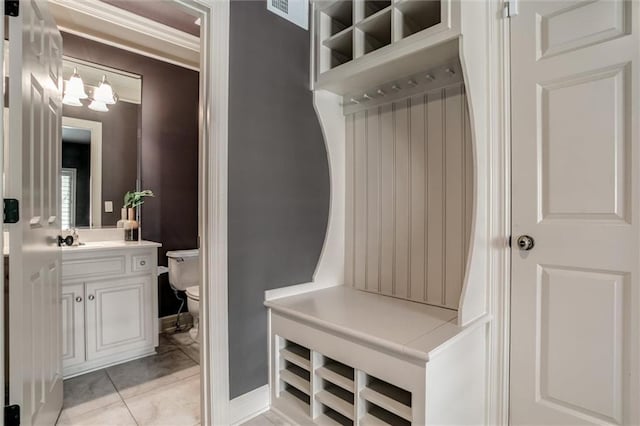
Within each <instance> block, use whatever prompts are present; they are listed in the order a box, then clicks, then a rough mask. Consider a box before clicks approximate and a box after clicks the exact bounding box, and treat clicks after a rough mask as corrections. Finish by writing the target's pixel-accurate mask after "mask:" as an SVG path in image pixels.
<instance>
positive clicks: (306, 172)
mask: <svg viewBox="0 0 640 426" xmlns="http://www.w3.org/2000/svg"><path fill="white" fill-rule="evenodd" d="M309 36H310V35H309V32H307V31H305V30H303V29H301V28H299V27H297V26H295V25H293V24H291V23H289V22H288V21H286V20H284V19H282V18H279V17H278V16H276V15H273V14H271V13H269V12H267V7H266V3H265V2H264V1H233V2H231V34H230V37H231V38H230V69H229V71H230V87H229V90H230V92H229V99H230V100H229V351H230V354H229V355H230V377H229V379H230V386H231V389H230V391H231V398H235V397H237V396H239V395H242V394H244V393H246V392H249V391H251V390H253V389H256V388H258V387H260V386H262V385H264V384H266V383H267V382H268V374H267V373H268V359H267V311H266V309H265V308H264V306H263V300H264V291H265V290H268V289H273V288H278V287H285V286H289V285H294V284H299V283H304V282H309V281H310V280H311V278H312V275H313V272H314V270H315V267H316V264H317V263H318V259H319V257H320V251H321V250H322V245H323V243H324V237H325V232H326V227H327V220H328V215H329V191H330V188H329V165H328V161H327V153H326V150H325V145H324V140H323V136H322V133H321V129H320V125H319V122H318V119H317V116H316V114H315V111H314V109H313V100H312V93H311V91H310V90H309Z"/></svg>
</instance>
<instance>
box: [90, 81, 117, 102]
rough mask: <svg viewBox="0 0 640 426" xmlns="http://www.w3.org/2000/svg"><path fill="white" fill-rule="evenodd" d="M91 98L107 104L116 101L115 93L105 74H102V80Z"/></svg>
mask: <svg viewBox="0 0 640 426" xmlns="http://www.w3.org/2000/svg"><path fill="white" fill-rule="evenodd" d="M93 100H94V101H98V102H100V103H103V104H107V105H113V104H115V103H116V101H117V99H116V94H115V93H114V92H113V87H111V84H109V82H108V81H107V76H106V75H103V76H102V81H100V84H98V88H97V89H95V90H94V91H93ZM96 111H97V110H96Z"/></svg>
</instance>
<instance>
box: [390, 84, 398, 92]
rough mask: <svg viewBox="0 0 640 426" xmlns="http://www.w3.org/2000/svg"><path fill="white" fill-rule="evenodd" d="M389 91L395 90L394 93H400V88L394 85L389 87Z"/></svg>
mask: <svg viewBox="0 0 640 426" xmlns="http://www.w3.org/2000/svg"><path fill="white" fill-rule="evenodd" d="M391 90H395V91H396V92H398V91H400V88H399V87H398V85H397V84H394V85H393V86H391Z"/></svg>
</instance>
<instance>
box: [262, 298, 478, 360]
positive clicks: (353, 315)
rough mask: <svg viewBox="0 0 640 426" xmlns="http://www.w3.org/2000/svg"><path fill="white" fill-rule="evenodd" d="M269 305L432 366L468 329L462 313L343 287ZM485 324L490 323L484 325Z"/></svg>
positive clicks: (287, 313)
mask: <svg viewBox="0 0 640 426" xmlns="http://www.w3.org/2000/svg"><path fill="white" fill-rule="evenodd" d="M265 306H267V307H268V308H271V309H272V310H273V311H274V312H277V313H279V314H282V315H284V316H288V317H293V318H295V319H299V320H302V321H305V322H308V323H311V324H313V325H315V326H317V327H319V328H324V329H326V330H329V331H332V332H334V333H338V334H342V335H344V336H346V337H349V338H353V339H358V340H362V341H365V342H368V343H372V344H374V345H377V346H381V347H383V348H386V349H388V350H392V351H394V352H397V353H400V354H403V355H405V356H408V357H411V358H415V359H418V360H421V361H428V360H429V359H430V357H432V356H433V355H434V354H435V352H436V351H437V350H438V349H439V348H440V347H441V346H443V345H444V344H445V343H447V342H448V341H450V340H451V339H453V338H454V337H456V336H457V335H459V334H461V333H463V332H464V331H465V330H467V329H468V328H469V327H472V326H475V323H474V324H473V325H472V326H469V327H459V326H458V325H457V316H458V313H457V311H453V310H451V309H445V308H440V307H436V306H430V305H425V304H422V303H417V302H410V301H407V300H401V299H396V298H393V297H389V296H382V295H379V294H374V293H367V292H365V291H360V290H356V289H354V288H352V287H347V286H338V287H331V288H328V289H323V290H317V291H312V292H308V293H304V294H300V295H297V296H291V297H283V298H280V299H274V300H268V301H266V302H265ZM483 322H486V320H485V321H483Z"/></svg>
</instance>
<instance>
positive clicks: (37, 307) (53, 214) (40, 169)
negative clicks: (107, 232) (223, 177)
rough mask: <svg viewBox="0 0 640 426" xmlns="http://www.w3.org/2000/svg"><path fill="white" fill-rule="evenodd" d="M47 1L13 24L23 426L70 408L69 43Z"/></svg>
mask: <svg viewBox="0 0 640 426" xmlns="http://www.w3.org/2000/svg"><path fill="white" fill-rule="evenodd" d="M47 7H48V6H47V2H46V1H44V0H29V1H22V2H20V14H19V16H18V17H12V18H9V35H10V40H11V48H10V53H9V58H10V59H9V61H10V75H11V78H10V82H9V95H10V97H9V109H10V112H9V114H10V129H9V149H8V153H9V165H10V166H9V170H8V171H5V173H6V179H7V182H6V183H7V185H6V188H7V196H8V197H11V198H17V199H18V200H19V202H20V210H21V212H20V213H21V217H20V221H19V223H17V224H15V225H9V247H10V257H9V269H10V271H9V273H10V277H9V298H10V302H9V315H10V319H9V322H10V331H9V398H10V403H12V404H19V405H20V407H21V424H22V425H25V426H29V425H32V424H47V425H50V424H53V423H54V422H55V420H56V418H57V416H58V413H59V412H60V408H61V406H62V355H61V354H62V348H61V312H60V311H61V301H60V297H61V289H60V264H61V252H60V248H59V247H58V246H57V236H58V235H59V234H60V221H59V203H60V201H59V199H60V193H59V170H60V152H61V141H60V139H61V119H62V84H63V83H62V72H61V71H62V37H61V36H60V33H59V32H58V29H57V27H56V25H55V22H54V21H53V18H52V17H51V15H50V14H49V11H48V9H47Z"/></svg>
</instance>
